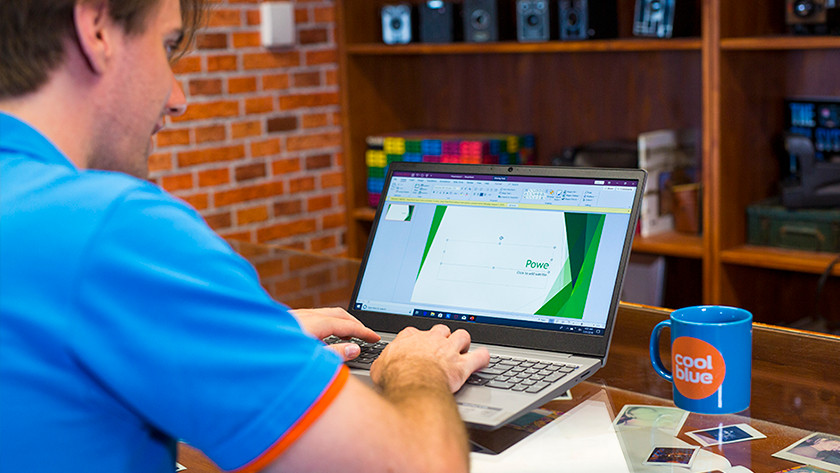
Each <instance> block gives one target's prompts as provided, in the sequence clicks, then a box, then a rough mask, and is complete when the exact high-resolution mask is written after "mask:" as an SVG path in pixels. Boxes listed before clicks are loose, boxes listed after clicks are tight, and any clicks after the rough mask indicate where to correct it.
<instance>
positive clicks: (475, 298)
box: [348, 162, 647, 430]
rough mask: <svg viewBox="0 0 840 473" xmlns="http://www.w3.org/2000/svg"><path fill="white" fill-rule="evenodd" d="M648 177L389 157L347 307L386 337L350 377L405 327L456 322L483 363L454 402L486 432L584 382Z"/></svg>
mask: <svg viewBox="0 0 840 473" xmlns="http://www.w3.org/2000/svg"><path fill="white" fill-rule="evenodd" d="M646 176H647V175H646V173H645V171H643V170H640V169H601V168H575V167H558V166H506V165H472V164H443V163H408V162H395V163H392V164H391V165H390V166H389V170H388V174H387V176H386V179H385V187H384V189H383V191H382V194H381V198H380V202H379V205H378V208H377V211H376V216H375V218H374V221H373V224H372V228H371V233H370V237H369V239H368V246H367V249H366V251H365V253H364V256H363V258H362V264H361V267H360V270H359V275H358V278H357V280H356V285H355V288H354V290H353V294H352V298H351V301H350V307H349V311H350V313H351V314H353V315H354V316H355V317H357V318H358V319H359V320H361V321H362V322H363V323H364V324H365V325H367V326H368V327H370V328H371V329H373V330H374V331H376V332H377V333H378V334H379V335H381V336H382V341H381V342H379V343H377V344H373V345H370V344H366V345H369V346H366V347H363V355H362V356H360V357H359V358H358V359H357V360H354V361H352V362H349V363H348V364H349V365H350V368H351V372H352V373H353V374H354V375H356V376H359V377H362V378H363V379H364V378H367V381H368V382H369V369H368V368H369V366H370V363H371V362H372V361H373V359H374V358H375V355H376V352H377V351H381V349H382V345H384V344H385V343H387V342H388V341H390V340H393V338H394V336H395V335H396V334H397V333H398V332H399V331H400V330H402V329H403V328H405V327H408V326H414V327H417V328H419V329H428V328H430V327H432V326H433V325H435V324H440V323H443V324H446V325H448V326H449V327H450V328H451V329H452V330H455V329H459V328H463V329H465V330H467V331H468V332H469V333H470V335H471V337H472V348H475V347H486V348H487V349H488V350H489V351H490V354H491V365H490V366H489V367H488V368H485V369H483V370H481V371H479V372H477V373H475V374H474V375H473V376H471V377H470V379H469V380H468V381H467V383H466V384H465V385H464V386H463V387H462V388H461V389H460V390H459V391H458V392H457V393H455V399H456V401H457V403H458V409H459V411H460V414H461V417H462V418H463V420H464V422H465V423H466V424H467V425H468V426H469V427H473V428H478V429H485V430H493V429H496V428H498V427H501V426H502V425H504V424H505V423H507V422H508V421H510V420H512V419H515V418H517V417H518V416H521V415H522V414H524V413H526V412H527V411H529V410H531V409H533V408H535V407H538V406H540V405H542V404H544V403H546V402H548V401H550V400H551V399H553V398H555V397H557V396H559V395H561V394H562V393H564V392H565V391H566V390H568V389H569V388H571V387H572V386H574V385H576V384H577V383H579V382H581V381H582V380H584V379H586V378H588V377H590V376H592V374H593V373H595V372H596V371H597V370H598V369H599V368H600V367H601V366H604V363H605V362H606V359H607V351H608V348H609V345H610V339H611V337H612V330H613V327H614V325H615V317H616V311H617V309H618V297H619V294H620V292H621V284H622V279H623V276H624V271H625V268H626V266H627V260H628V258H629V255H630V247H631V244H632V241H633V235H634V233H635V229H636V222H637V219H638V216H639V207H640V202H641V198H642V193H643V190H644V185H645V179H646ZM368 348H369V349H371V350H372V351H373V352H374V353H373V354H367V353H366V350H367V349H368Z"/></svg>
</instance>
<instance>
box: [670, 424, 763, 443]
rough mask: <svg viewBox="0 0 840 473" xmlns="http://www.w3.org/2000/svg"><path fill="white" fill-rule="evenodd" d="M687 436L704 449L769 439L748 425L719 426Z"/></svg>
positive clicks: (696, 431) (689, 433) (687, 433)
mask: <svg viewBox="0 0 840 473" xmlns="http://www.w3.org/2000/svg"><path fill="white" fill-rule="evenodd" d="M686 435H688V436H689V437H691V438H693V439H694V440H696V441H697V442H698V443H699V444H700V445H702V446H704V447H706V446H709V445H723V444H727V443H736V442H746V441H747V440H753V439H763V438H767V436H766V435H764V434H762V433H761V432H759V431H758V430H756V429H755V428H753V427H752V426H750V425H748V424H735V425H719V426H717V427H713V428H710V429H703V430H695V431H693V432H686Z"/></svg>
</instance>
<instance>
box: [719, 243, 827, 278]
mask: <svg viewBox="0 0 840 473" xmlns="http://www.w3.org/2000/svg"><path fill="white" fill-rule="evenodd" d="M837 256H838V255H837V254H833V253H815V252H812V251H800V250H788V249H784V248H771V247H766V246H752V245H745V246H741V247H738V248H733V249H729V250H724V251H721V252H720V259H721V261H722V262H724V263H728V264H737V265H742V266H752V267H756V268H765V269H777V270H781V271H795V272H800V273H811V274H822V273H823V272H825V270H826V269H827V268H828V266H829V265H830V264H831V263H832V261H834V259H835V258H837ZM831 275H832V276H840V264H836V265H835V266H834V268H833V270H832V271H831Z"/></svg>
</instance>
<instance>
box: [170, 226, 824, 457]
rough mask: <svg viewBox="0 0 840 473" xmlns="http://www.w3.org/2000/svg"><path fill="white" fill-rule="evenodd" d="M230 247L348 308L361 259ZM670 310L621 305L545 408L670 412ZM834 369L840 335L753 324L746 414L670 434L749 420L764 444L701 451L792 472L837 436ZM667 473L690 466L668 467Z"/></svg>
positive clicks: (269, 276) (289, 284) (274, 280)
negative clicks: (818, 441) (561, 393)
mask: <svg viewBox="0 0 840 473" xmlns="http://www.w3.org/2000/svg"><path fill="white" fill-rule="evenodd" d="M230 243H231V246H232V247H233V248H234V250H236V251H237V252H239V253H240V254H242V255H243V256H244V257H245V258H246V259H248V260H249V261H250V262H251V263H252V264H253V265H254V266H255V268H256V269H257V271H258V272H259V274H260V277H261V281H262V284H263V286H264V287H265V288H266V290H267V291H268V292H269V293H270V294H271V295H272V296H273V297H275V298H276V299H277V300H279V301H282V302H284V303H286V304H288V305H289V306H291V307H293V308H303V307H324V306H339V307H346V306H347V304H348V303H349V299H350V296H351V293H352V291H353V286H354V284H355V278H356V273H357V272H358V268H359V261H358V260H354V259H349V258H343V257H339V256H325V255H318V254H314V253H311V252H306V251H301V250H296V249H289V248H283V247H278V246H272V245H260V244H251V243H243V242H237V241H231V242H230ZM669 313H670V310H667V309H661V308H654V307H646V306H638V305H633V304H625V303H622V304H621V306H620V307H619V315H618V318H617V322H616V330H615V334H614V336H613V341H612V345H611V347H610V354H609V357H608V359H607V364H606V366H605V367H604V368H602V369H601V370H600V371H598V372H597V373H596V374H595V375H594V376H593V377H592V378H590V380H588V381H587V382H584V383H581V384H580V385H578V386H576V387H575V388H573V389H572V391H571V395H572V399H571V400H554V401H551V402H549V403H548V404H546V405H545V406H543V408H544V409H547V410H554V411H557V412H559V413H561V415H562V414H565V413H568V412H570V411H572V410H573V409H574V408H575V407H576V406H578V405H579V404H580V403H582V402H585V401H587V400H592V399H595V400H598V401H599V402H605V404H606V405H607V408H608V410H609V412H610V416H611V417H610V418H611V419H613V418H614V417H615V416H616V415H617V414H618V413H619V412H620V411H621V408H622V407H624V406H625V405H627V404H641V405H654V406H669V407H673V406H674V404H673V402H672V401H671V385H670V384H669V383H667V382H666V381H664V380H663V379H661V378H660V377H659V376H658V375H657V374H656V373H655V372H654V371H653V369H652V368H651V366H650V360H649V358H648V338H649V336H650V331H651V330H652V328H653V326H654V325H655V324H656V323H658V322H659V321H660V320H663V319H665V318H667V317H668V315H669ZM662 349H663V359H666V360H667V359H669V356H668V352H667V349H666V347H665V346H664V344H663V346H662ZM837 366H840V337H835V336H831V335H825V334H818V333H811V332H802V331H796V330H789V329H784V328H779V327H773V326H767V325H762V324H754V329H753V376H752V378H753V389H752V403H751V406H750V408H749V409H747V410H746V411H744V412H741V413H738V414H732V415H724V416H709V415H701V414H695V413H689V414H688V416H687V417H686V419H685V422H684V424H683V425H682V427H681V428H680V430H679V432H678V433H676V435H674V436H673V437H675V438H677V439H679V440H681V441H684V442H686V443H688V444H690V445H699V444H698V442H697V441H695V440H694V439H692V438H691V437H689V436H687V435H686V433H687V432H690V431H694V430H700V429H708V428H713V427H717V426H721V425H723V426H726V425H734V424H748V425H749V426H751V427H753V428H755V429H756V430H758V431H759V432H761V433H762V434H764V435H765V436H766V438H764V439H757V440H750V441H745V442H739V443H731V444H727V445H722V446H706V447H703V450H707V451H709V452H712V453H714V454H717V455H721V456H723V457H725V458H726V459H727V460H728V461H729V462H730V463H731V464H732V465H743V466H746V467H747V468H749V469H750V470H752V471H753V472H755V473H765V472H777V471H780V470H783V469H785V468H792V467H795V466H798V464H797V463H794V462H792V461H789V460H784V459H780V458H776V457H773V456H772V454H773V453H776V452H778V451H780V450H783V449H785V448H786V447H788V446H790V445H791V444H793V443H795V442H797V441H799V440H801V439H802V438H804V437H806V436H807V435H809V434H810V433H812V432H823V433H827V434H833V435H840V423H838V422H837V420H838V418H840V417H838V416H840V377H838V376H837V375H836V367H837ZM187 440H188V439H187ZM526 440H527V439H526ZM511 448H514V447H511ZM502 455H504V451H503V452H502ZM625 455H626V452H625ZM635 457H638V452H636V454H634V458H635ZM178 458H179V462H180V463H181V464H183V465H185V466H186V467H187V468H188V470H187V471H189V472H199V473H201V472H213V473H217V472H220V470H219V469H218V468H216V467H215V465H214V464H213V463H212V462H211V461H209V460H208V459H207V458H206V457H205V456H204V455H203V454H202V453H201V452H199V451H198V450H196V449H194V448H193V447H190V446H189V445H187V444H181V445H180V446H179V457H178ZM551 466H552V468H553V469H549V470H546V471H558V468H559V465H558V464H556V463H555V464H553V465H551ZM657 468H659V470H656V471H671V469H670V468H668V467H661V466H660V467H657ZM560 469H561V470H562V468H560ZM638 469H639V470H642V468H641V467H640V468H638ZM631 471H633V470H631ZM674 471H689V470H688V469H680V468H674Z"/></svg>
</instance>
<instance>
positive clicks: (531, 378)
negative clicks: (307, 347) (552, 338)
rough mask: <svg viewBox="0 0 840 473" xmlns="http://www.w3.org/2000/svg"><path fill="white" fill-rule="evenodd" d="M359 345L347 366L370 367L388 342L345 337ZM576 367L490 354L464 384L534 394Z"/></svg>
mask: <svg viewBox="0 0 840 473" xmlns="http://www.w3.org/2000/svg"><path fill="white" fill-rule="evenodd" d="M346 341H347V340H342V339H340V338H338V337H327V338H325V339H324V342H325V343H327V344H330V345H331V344H334V343H341V342H346ZM349 341H351V342H353V343H356V344H357V345H359V347H360V348H361V349H362V351H361V354H360V355H359V356H358V357H356V358H355V359H353V360H350V361H348V362H346V364H347V366H349V367H350V368H360V369H367V370H369V369H370V365H371V364H372V363H373V362H374V360H376V358H377V357H378V356H379V354H380V353H382V350H383V349H384V348H385V347H386V346H387V345H388V342H383V341H381V340H380V341H378V342H374V343H370V342H365V341H363V340H359V339H352V340H349ZM578 368H579V366H577V365H574V364H570V363H559V362H546V361H539V360H529V359H526V358H519V357H512V356H501V355H490V364H489V365H487V367H485V368H483V369H482V370H480V371H476V372H475V373H473V374H472V375H470V377H469V379H467V382H466V384H473V385H478V386H488V387H491V388H496V389H508V390H511V391H524V392H527V393H538V392H540V391H542V390H543V389H545V388H546V387H547V386H548V385H549V384H551V383H553V382H555V381H557V380H558V379H560V378H562V377H564V376H566V375H567V374H569V373H571V372H572V371H575V370H576V369H578Z"/></svg>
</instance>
